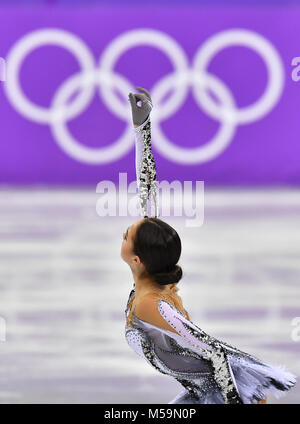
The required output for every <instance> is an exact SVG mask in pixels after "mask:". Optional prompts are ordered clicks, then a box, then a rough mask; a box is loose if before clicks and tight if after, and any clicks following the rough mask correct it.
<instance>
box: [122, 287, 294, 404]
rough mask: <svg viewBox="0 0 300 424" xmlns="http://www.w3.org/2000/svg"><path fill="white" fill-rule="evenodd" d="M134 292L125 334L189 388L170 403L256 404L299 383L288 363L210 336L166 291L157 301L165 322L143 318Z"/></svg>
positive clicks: (158, 367) (150, 359)
mask: <svg viewBox="0 0 300 424" xmlns="http://www.w3.org/2000/svg"><path fill="white" fill-rule="evenodd" d="M175 285H176V284H175ZM134 296H135V290H134V289H132V290H131V292H130V294H129V298H128V301H127V307H126V309H125V316H126V325H125V337H126V340H127V343H128V344H129V346H130V347H131V348H132V349H133V350H134V351H135V352H136V353H137V354H138V355H140V356H142V357H143V358H144V359H146V361H147V362H148V363H149V364H150V365H151V366H152V367H154V368H155V369H156V370H157V371H159V372H161V373H163V374H167V375H169V376H171V377H173V378H175V379H176V380H177V381H178V382H179V383H181V385H182V386H183V387H184V389H183V390H182V391H181V392H180V393H179V394H178V395H177V396H176V397H175V398H174V399H173V400H171V401H170V402H168V403H169V404H192V403H200V404H222V403H225V404H247V403H248V404H249V403H257V401H259V400H261V399H264V398H265V397H266V396H267V395H268V394H269V393H271V394H273V395H274V396H275V397H276V398H279V397H280V396H281V395H282V394H284V392H285V391H287V390H289V389H290V388H291V387H293V386H294V385H295V383H296V376H295V375H294V374H292V373H290V372H289V371H288V370H286V369H285V367H284V366H282V365H270V364H267V363H265V362H262V361H261V360H260V359H258V358H257V357H255V356H253V355H250V354H248V353H246V352H243V351H241V350H239V349H237V348H235V347H234V346H231V345H229V344H227V343H225V342H223V341H221V340H218V339H216V338H215V337H212V336H210V335H208V334H207V333H205V332H204V331H203V330H202V329H201V328H199V327H198V326H197V325H195V324H194V323H193V322H192V321H191V320H190V317H189V314H188V313H187V311H185V309H183V308H180V309H181V310H180V309H179V307H175V305H174V302H172V301H171V302H170V301H169V300H168V299H167V298H166V297H165V296H163V295H162V294H157V293H156V294H155V298H156V299H157V302H153V305H154V308H157V309H158V311H159V314H157V316H158V315H159V317H162V318H160V319H161V320H162V321H163V322H165V323H166V325H160V324H158V325H154V324H151V323H150V322H147V321H146V320H142V319H140V318H138V317H137V315H136V314H135V312H134V311H132V310H131V307H132V302H133V300H134ZM171 303H172V304H171ZM155 305H156V306H155ZM143 310H144V309H141V311H143ZM156 313H157V312H156ZM151 316H155V310H154V311H152V313H151ZM158 321H159V320H158V319H157V320H156V322H158ZM152 322H153V320H152ZM154 322H155V318H154ZM166 326H170V327H169V328H172V329H174V331H173V330H172V331H169V330H167V329H166ZM162 327H165V328H162ZM175 331H176V332H175Z"/></svg>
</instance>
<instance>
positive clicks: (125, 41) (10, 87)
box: [4, 28, 284, 164]
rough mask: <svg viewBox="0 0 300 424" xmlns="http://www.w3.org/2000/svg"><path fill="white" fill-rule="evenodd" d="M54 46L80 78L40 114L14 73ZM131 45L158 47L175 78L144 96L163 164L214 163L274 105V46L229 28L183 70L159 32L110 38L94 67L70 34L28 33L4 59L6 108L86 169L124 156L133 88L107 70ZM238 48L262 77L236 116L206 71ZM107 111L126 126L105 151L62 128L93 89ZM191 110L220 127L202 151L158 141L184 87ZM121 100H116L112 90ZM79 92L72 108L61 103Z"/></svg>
mask: <svg viewBox="0 0 300 424" xmlns="http://www.w3.org/2000/svg"><path fill="white" fill-rule="evenodd" d="M47 44H56V45H58V46H62V47H64V48H66V49H67V50H69V51H70V52H71V53H73V54H74V56H75V57H76V59H77V60H78V63H79V65H80V66H81V68H82V69H81V71H80V72H79V73H77V74H75V75H73V76H71V77H69V78H68V79H67V80H66V81H65V82H64V83H63V84H62V85H61V86H60V87H59V88H58V90H57V92H56V93H55V95H54V96H53V99H52V102H51V107H50V108H44V107H41V106H38V105H36V104H34V103H32V102H31V101H30V100H29V99H28V98H27V97H26V96H25V94H24V93H23V91H22V90H21V86H20V81H19V72H20V68H21V65H22V62H23V60H24V59H25V57H26V55H28V54H29V53H30V52H31V51H32V50H34V49H35V48H37V47H40V46H43V45H47ZM138 45H149V46H151V47H152V46H153V47H157V48H158V49H160V50H162V52H163V53H165V54H166V55H167V56H168V57H169V59H170V61H171V63H172V65H173V67H174V72H172V73H171V74H169V75H166V76H165V77H163V78H162V79H161V80H160V81H158V82H157V83H156V84H155V85H154V87H152V88H151V89H149V91H150V93H151V97H152V101H153V105H154V106H155V107H154V108H153V110H152V112H151V123H152V142H153V144H154V145H155V147H156V149H157V150H158V151H159V152H160V153H161V154H162V155H163V156H165V157H166V158H168V159H170V160H171V161H174V162H177V163H186V164H191V163H202V162H205V161H208V160H211V159H213V158H215V157H216V156H217V155H218V154H220V153H221V152H222V151H223V150H224V149H225V148H226V147H227V146H228V145H229V144H230V142H231V140H232V137H233V135H234V133H235V129H236V125H237V124H240V125H241V124H245V123H249V122H253V121H254V120H257V119H260V118H262V117H263V116H265V115H266V114H267V113H268V112H270V110H271V109H272V108H273V107H274V106H275V105H276V103H277V102H278V100H279V98H280V96H281V93H282V90H283V85H284V68H283V64H282V61H281V58H280V56H279V54H278V52H277V51H276V49H275V47H274V46H273V45H272V44H271V43H270V42H269V41H268V40H266V39H265V38H264V37H262V36H261V35H259V34H257V33H255V32H253V31H249V30H245V29H240V28H237V29H229V30H225V31H222V32H219V33H218V34H216V35H214V36H212V37H210V38H209V39H208V40H207V41H206V42H205V43H204V44H203V45H202V46H201V47H199V49H198V50H197V52H196V54H195V57H194V60H193V66H192V68H191V69H190V68H189V64H188V60H187V58H186V55H185V52H184V51H183V49H182V48H181V47H180V46H179V45H178V43H177V42H176V41H175V40H174V39H172V38H171V37H170V36H168V35H167V34H165V33H164V32H162V31H158V30H153V29H134V30H131V31H127V32H126V33H124V34H121V35H120V36H118V37H116V38H115V39H114V40H113V41H112V42H110V43H109V45H108V46H107V47H106V49H105V50H104V52H103V53H102V55H101V57H100V60H99V67H98V68H95V61H94V58H93V55H92V54H91V52H90V50H89V49H88V47H87V46H86V45H85V44H84V43H83V41H82V40H80V39H79V38H78V37H76V36H75V35H73V34H71V33H70V32H67V31H64V30H61V29H56V28H55V29H48V28H46V29H42V30H36V31H33V32H31V33H29V34H27V35H26V36H24V37H23V38H21V39H20V40H19V41H18V42H17V43H16V44H15V45H14V46H13V47H12V48H11V50H10V51H9V53H8V55H7V75H8V76H9V78H7V82H6V84H5V85H4V89H5V92H6V95H7V97H8V99H9V101H10V102H11V103H12V104H13V105H14V106H15V108H16V109H17V110H18V112H19V113H21V114H22V115H23V116H25V117H26V118H28V119H31V120H33V121H36V122H39V123H48V124H49V125H50V126H51V129H52V134H53V136H54V139H55V140H56V141H57V143H58V144H59V145H60V147H61V148H62V149H63V150H64V151H65V152H66V153H67V154H68V155H70V156H71V157H72V158H74V159H76V160H78V161H81V162H85V163H89V164H99V163H109V162H112V161H115V160H117V159H119V158H120V157H122V156H123V155H125V154H126V153H128V151H129V150H130V149H131V148H132V146H133V143H134V140H133V137H132V117H131V110H130V107H129V105H128V100H127V99H128V93H129V92H130V91H134V86H133V84H131V83H130V82H129V81H128V80H127V79H126V78H125V77H124V76H121V75H120V74H117V73H116V72H115V71H114V66H115V64H116V62H117V60H118V59H119V58H120V56H121V54H122V53H123V52H124V51H127V50H128V49H130V48H132V47H136V46H138ZM232 45H242V46H246V47H249V48H252V49H253V50H254V51H256V52H257V53H258V54H259V55H260V56H261V58H262V59H263V60H264V62H265V64H266V67H267V71H268V77H269V78H268V84H267V86H266V89H265V91H264V93H263V95H262V96H261V97H260V99H258V100H257V101H256V102H255V103H254V104H252V105H250V106H247V107H244V108H240V109H237V108H236V104H235V101H234V98H233V96H232V94H231V93H230V91H229V89H228V88H227V87H226V86H225V84H224V83H222V81H221V80H220V79H219V78H217V77H216V76H213V75H212V74H209V73H208V72H207V67H208V64H209V62H210V61H211V60H212V58H213V57H214V56H215V55H216V54H217V53H218V52H219V51H221V50H222V49H223V48H226V47H229V46H232ZM97 84H98V85H99V92H100V94H101V96H102V99H103V101H104V102H105V104H106V106H107V107H108V108H109V110H110V111H111V112H112V113H113V114H114V115H116V116H118V117H119V118H121V119H122V120H124V121H125V122H126V123H127V128H126V129H125V131H124V133H123V135H122V136H121V137H120V138H119V139H118V140H117V141H116V142H114V143H113V144H112V145H111V146H108V147H107V146H106V147H101V148H91V147H88V146H84V145H83V144H81V143H79V142H78V141H77V140H76V139H75V138H73V137H72V136H71V134H70V133H69V132H68V130H67V127H66V122H67V121H68V120H69V119H71V118H74V117H76V116H77V115H79V114H80V113H81V112H82V111H83V110H84V108H85V107H86V106H87V105H88V103H89V102H90V101H91V99H92V97H93V94H94V85H97ZM190 85H191V86H192V92H193V95H194V98H195V101H196V103H197V104H198V105H199V106H201V107H202V108H203V109H204V110H205V112H206V113H207V114H208V115H209V116H211V117H212V118H214V119H216V120H218V121H220V122H221V126H220V128H219V130H218V132H217V134H216V135H215V136H214V137H213V138H212V139H211V140H210V141H209V142H207V143H206V144H205V145H202V146H199V147H196V148H184V147H179V146H177V145H175V144H174V143H173V142H171V141H170V140H168V139H167V138H166V136H165V135H164V134H163V132H162V130H161V127H160V125H159V124H160V122H161V121H162V120H164V119H167V118H169V117H170V116H171V115H172V114H174V113H175V112H177V110H178V108H179V107H180V106H181V105H182V103H183V102H184V100H185V98H186V95H187V91H188V88H189V86H190ZM114 88H116V89H117V90H118V91H119V93H120V94H121V95H122V96H124V98H125V99H126V102H122V101H120V99H119V98H118V97H117V96H116V95H115V93H114V91H113V89H114ZM208 88H209V90H210V91H212V92H213V93H214V94H215V96H216V97H217V98H218V100H219V103H215V102H214V101H213V99H212V97H211V96H209V95H208V90H207V89H208ZM78 89H80V93H79V95H78V96H77V97H76V99H74V100H73V101H72V102H69V103H67V100H68V98H69V97H70V96H71V95H72V94H73V93H74V92H76V91H78ZM172 89H175V90H174V93H172V95H171V96H170V97H169V98H168V100H167V101H165V102H164V103H162V104H161V103H160V101H161V100H162V99H163V98H164V96H165V94H167V93H168V92H170V90H172Z"/></svg>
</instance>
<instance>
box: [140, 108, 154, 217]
mask: <svg viewBox="0 0 300 424" xmlns="http://www.w3.org/2000/svg"><path fill="white" fill-rule="evenodd" d="M134 133H135V168H136V182H137V187H138V193H139V202H140V208H141V214H142V216H143V217H148V216H149V213H148V199H149V197H150V194H151V196H152V200H153V203H154V211H155V217H158V216H159V211H158V209H159V205H158V184H157V179H156V165H155V160H154V157H153V153H152V148H151V121H150V115H149V116H148V118H147V119H146V121H145V122H144V123H143V124H142V125H140V126H139V127H136V128H134ZM150 200H151V199H150ZM150 207H151V205H150Z"/></svg>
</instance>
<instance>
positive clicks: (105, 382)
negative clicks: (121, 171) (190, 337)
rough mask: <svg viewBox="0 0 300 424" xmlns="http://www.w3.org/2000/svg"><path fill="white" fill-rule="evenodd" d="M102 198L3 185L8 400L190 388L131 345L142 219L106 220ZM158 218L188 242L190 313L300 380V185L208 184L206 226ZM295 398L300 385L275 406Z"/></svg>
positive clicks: (0, 221)
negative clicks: (132, 236)
mask: <svg viewBox="0 0 300 424" xmlns="http://www.w3.org/2000/svg"><path fill="white" fill-rule="evenodd" d="M97 199H98V195H97V193H96V192H95V191H94V190H93V189H88V188H87V189H54V188H47V187H41V188H39V189H29V188H26V189H24V190H22V189H20V188H18V189H15V190H14V189H13V188H9V187H7V188H5V187H4V188H3V189H2V193H1V197H0V234H1V237H0V285H1V286H0V293H1V295H0V315H1V317H2V319H3V320H5V325H6V332H5V340H2V341H1V342H0V364H1V365H0V402H1V403H112V404H114V403H137V404H138V403H161V404H166V403H168V402H169V401H170V400H171V399H172V398H173V397H174V396H175V395H176V394H177V392H179V391H181V390H182V387H181V385H180V384H179V383H178V382H177V381H175V380H173V379H171V378H170V377H168V376H165V375H162V374H159V373H158V372H157V371H156V370H154V369H153V368H151V366H150V365H149V364H147V363H146V362H145V361H144V360H143V359H142V358H141V357H139V356H138V355H137V354H136V353H135V352H133V351H132V350H131V349H130V347H129V346H128V345H127V342H126V340H125V334H124V327H125V314H124V310H125V307H126V302H127V299H128V295H129V292H130V290H131V288H132V287H133V280H132V277H131V272H130V269H129V268H128V266H127V264H125V263H124V262H123V261H122V259H121V257H120V249H121V243H122V234H123V231H126V228H127V226H128V225H130V224H131V223H132V221H133V220H135V219H136V218H135V219H133V218H131V217H123V218H122V217H118V216H117V217H105V218H103V217H100V216H98V215H97V212H96V202H97ZM160 218H161V219H164V220H166V221H167V222H168V223H170V225H172V226H174V228H175V229H176V230H177V231H178V233H179V235H180V237H181V241H182V256H181V259H180V261H179V264H180V265H181V266H182V269H183V273H184V276H183V279H182V280H181V281H180V282H179V285H178V286H179V288H180V291H179V294H180V296H181V297H182V300H183V305H184V307H185V309H186V310H188V312H189V314H190V317H191V320H192V321H193V322H194V323H195V324H196V325H198V326H199V327H200V328H202V329H204V330H205V331H206V332H207V333H209V334H211V335H213V336H216V337H218V338H220V339H221V340H224V341H226V342H227V343H230V344H232V345H234V346H236V347H238V348H240V349H242V350H244V351H247V352H249V353H252V354H254V355H256V356H258V357H260V358H261V359H263V360H264V361H265V362H269V363H271V364H284V365H286V366H287V368H288V369H289V371H291V372H293V373H294V374H296V375H297V376H298V375H300V329H299V327H300V190H296V189H295V190H293V189H291V190H278V189H264V188H261V189H260V190H257V191H255V190H246V189H243V190H229V189H228V190H226V189H222V190H217V189H210V190H209V189H206V191H205V220H204V224H203V225H202V226H201V227H199V228H188V227H186V225H185V220H184V218H181V217H170V218H169V217H166V218H164V217H160ZM297 317H299V319H298V321H297ZM3 320H2V321H3ZM293 320H294V321H293ZM297 322H298V324H297ZM297 325H298V331H297V328H296V327H297ZM2 330H3V328H2ZM297 335H298V337H297ZM298 339H299V340H298ZM299 399H300V383H299V382H297V383H296V386H295V387H294V388H293V389H291V390H290V391H289V392H287V393H286V394H285V395H284V396H283V397H282V398H280V399H279V400H277V399H276V398H274V397H271V396H270V397H269V398H268V403H299Z"/></svg>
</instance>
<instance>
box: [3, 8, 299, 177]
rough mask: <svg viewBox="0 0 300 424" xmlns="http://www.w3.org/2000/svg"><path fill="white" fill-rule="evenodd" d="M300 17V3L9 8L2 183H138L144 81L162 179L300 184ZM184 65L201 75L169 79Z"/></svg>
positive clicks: (5, 42)
mask: <svg viewBox="0 0 300 424" xmlns="http://www.w3.org/2000/svg"><path fill="white" fill-rule="evenodd" d="M299 21H300V8H299V9H292V10H288V9H284V8H277V9H264V8H259V9H255V8H253V9H252V8H251V9H245V8H241V9H239V8H232V9H228V8H226V9H221V8H211V9H209V8H197V7H194V6H193V7H190V8H186V7H179V6H178V7H176V8H174V9H172V10H169V8H164V7H162V8H156V9H153V8H145V7H141V8H138V7H132V8H129V7H126V8H124V9H122V8H121V7H120V8H115V7H114V8H108V7H95V8H90V7H89V8H82V9H79V8H76V9H74V10H71V9H61V8H60V9H56V8H49V9H47V8H41V9H39V8H36V9H32V10H28V9H27V8H26V9H25V8H24V9H22V8H16V9H12V8H11V9H9V8H7V9H4V8H2V9H0V56H2V57H4V58H5V59H6V61H7V67H6V81H5V82H0V123H1V143H0V182H5V183H53V184H62V183H68V184H69V183H71V184H72V183H74V184H77V183H82V184H88V183H91V184H96V183H97V182H99V181H100V180H103V179H108V180H112V181H116V182H118V179H119V173H120V172H128V181H129V182H130V181H133V180H134V179H135V169H134V166H135V162H134V144H133V143H134V139H133V131H132V124H131V120H130V118H131V117H130V108H129V102H128V100H127V95H126V94H127V93H128V91H132V90H135V87H136V86H138V85H140V86H142V87H145V88H147V89H148V90H149V91H150V92H151V94H152V96H153V102H154V106H155V107H154V109H153V125H152V143H153V152H154V155H155V158H156V161H157V173H158V180H160V181H161V180H165V179H166V180H168V181H171V180H174V179H179V180H204V181H205V183H206V184H236V185H246V184H257V185H263V184H299V183H300V165H299V153H300V147H299V144H300V143H299V129H300V128H299V127H300V121H299V119H298V115H299V112H298V111H299V107H300V81H299V82H297V81H295V80H293V79H292V69H293V66H292V60H293V58H294V57H297V56H300V44H299V40H300V27H299ZM46 30H47V31H48V32H46ZM62 31H63V32H64V33H63V32H62ZM132 31H136V33H133V32H132ZM142 31H143V32H142ZM130 34H131V36H132V39H131V38H129V37H130ZM121 37H123V38H121ZM143 37H144V38H143ZM122 40H123V47H124V48H123V50H122V51H120V53H119V54H117V52H116V49H117V48H118V47H120V46H121V45H122V44H121V42H122ZM26 43H27V44H26ZM113 43H114V44H113ZM130 43H131V44H130ZM218 43H219V44H218ZM226 43H227V44H226ZM243 43H244V45H242V44H243ZM30 46H31V48H30ZM218 46H219V47H218ZM26 48H27V50H26ZM120 48H121V47H120ZM214 48H216V49H217V52H216V53H214V51H215V50H214ZM18 49H19V50H18ZM108 49H109V50H108ZM114 53H115V54H116V56H115V64H114V65H113V67H112V69H114V73H111V72H107V69H108V67H109V62H110V61H111V64H112V63H113V60H114ZM197 58H198V59H197ZM196 59H197V63H196V64H195V60H196ZM100 62H101V69H102V74H101V75H100V74H98V75H99V79H100V78H101V82H102V83H101V85H100V86H99V85H97V84H93V81H94V79H93V78H94V77H95V75H97V74H96V72H95V71H96V70H97V67H98V65H99V64H100ZM193 65H195V66H194V67H193ZM174 66H176V67H177V70H178V69H180V70H181V74H180V75H181V78H182V81H185V79H186V80H187V81H189V83H190V84H184V82H183V83H182V84H181V85H180V84H179V82H178V81H179V76H178V74H177V75H176V76H175V77H174V79H173V80H171V77H170V75H171V74H172V73H174V70H175V68H174ZM18 69H19V74H18V75H17V74H16V72H17V70H18ZM82 69H85V71H86V73H85V75H86V76H88V77H89V78H90V81H91V83H90V84H87V85H86V86H85V87H84V88H82V90H79V87H80V86H81V87H82V84H83V82H82V81H83V80H82V78H80V75H82V74H80V72H81V71H82ZM98 69H100V68H98ZM105 69H106V73H105V72H104V70H105ZM192 69H196V71H194V73H193V74H192ZM192 77H194V78H199V81H200V82H199V81H198V80H197V81H198V83H195V84H192V83H191V81H192ZM108 78H110V80H108ZM105 81H106V83H104V82H105ZM108 81H110V84H111V87H113V84H115V85H114V87H115V89H113V91H112V92H109V91H108V87H109V85H107V83H108ZM172 86H175V88H174V89H172ZM168 87H169V89H168ZM63 90H64V91H63ZM66 90H67V91H66ZM164 90H165V91H164ZM64 93H65V97H64V99H62V95H63V94H64ZM264 95H265V98H263V96H264ZM169 99H170V101H169ZM64 101H65V103H64ZM256 102H257V107H255V108H254V103H256ZM59 104H60V105H61V109H59V106H58V105H59ZM63 104H65V108H64V109H62V108H63V106H62V105H63ZM246 108H247V109H246ZM59 111H61V113H59ZM154 111H155V112H154ZM154 113H156V115H154ZM120 137H122V139H121V141H119V142H118V139H119V138H120ZM166 139H167V140H169V143H170V144H167V141H166ZM117 142H118V144H117V146H116V147H115V148H114V147H113V145H114V144H115V143H117ZM99 148H100V149H104V150H101V151H99ZM199 148H201V150H199ZM93 149H98V150H95V151H93ZM181 149H184V150H181ZM190 149H198V150H197V151H191V150H190Z"/></svg>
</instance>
